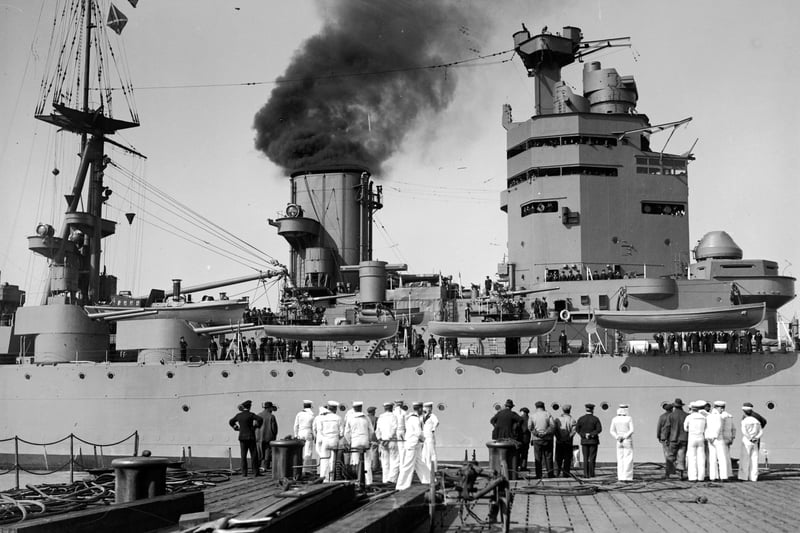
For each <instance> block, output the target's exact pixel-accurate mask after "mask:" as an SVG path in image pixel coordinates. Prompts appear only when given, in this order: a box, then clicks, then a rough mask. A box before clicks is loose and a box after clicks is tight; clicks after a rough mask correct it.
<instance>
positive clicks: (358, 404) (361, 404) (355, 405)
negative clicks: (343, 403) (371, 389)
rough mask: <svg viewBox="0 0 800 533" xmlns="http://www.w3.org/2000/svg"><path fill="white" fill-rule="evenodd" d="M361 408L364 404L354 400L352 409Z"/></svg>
mask: <svg viewBox="0 0 800 533" xmlns="http://www.w3.org/2000/svg"><path fill="white" fill-rule="evenodd" d="M363 406H364V402H362V401H360V400H356V401H354V402H353V407H363Z"/></svg>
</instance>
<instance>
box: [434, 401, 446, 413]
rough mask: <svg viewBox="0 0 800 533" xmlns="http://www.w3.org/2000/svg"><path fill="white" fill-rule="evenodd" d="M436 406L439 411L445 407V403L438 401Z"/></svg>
mask: <svg viewBox="0 0 800 533" xmlns="http://www.w3.org/2000/svg"><path fill="white" fill-rule="evenodd" d="M436 408H437V409H439V410H440V411H444V410H445V409H446V407H445V405H444V404H443V403H440V404H439V405H437V406H436Z"/></svg>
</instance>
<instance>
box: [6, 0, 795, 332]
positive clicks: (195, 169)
mask: <svg viewBox="0 0 800 533" xmlns="http://www.w3.org/2000/svg"><path fill="white" fill-rule="evenodd" d="M43 2H44V4H45V5H44V9H43V10H42V3H43ZM471 2H472V0H465V1H462V2H460V3H461V4H464V5H470V3H471ZM472 3H474V4H475V5H484V4H485V2H478V1H477V0H475V2H472ZM52 4H54V2H51V1H46V0H0V124H2V127H0V213H2V216H3V218H4V225H3V227H4V230H3V231H2V232H0V271H2V277H1V278H0V281H5V282H9V283H14V284H19V285H21V286H22V288H24V289H26V290H28V291H29V301H30V302H31V303H33V302H34V301H38V293H39V291H41V287H42V283H43V279H44V272H45V268H44V267H45V260H44V259H43V258H39V257H34V256H33V254H31V253H30V252H28V250H27V241H26V237H27V236H28V235H32V234H33V231H34V228H35V226H36V224H37V223H38V222H48V223H52V224H54V225H55V226H56V227H58V226H59V224H60V220H61V219H60V217H61V213H62V212H63V210H64V201H63V198H62V195H63V194H64V193H65V192H66V191H68V190H69V188H71V185H72V180H73V178H74V167H75V158H73V157H71V156H69V155H67V154H71V153H72V152H74V148H72V147H73V146H74V145H73V144H70V143H72V142H73V141H72V140H70V139H69V136H68V135H67V134H64V133H61V134H56V133H55V132H54V131H53V130H54V128H53V127H52V126H49V125H46V124H44V123H40V122H38V121H36V120H34V119H33V116H32V115H33V110H34V107H35V105H36V100H37V96H38V86H39V83H40V80H41V78H42V75H43V69H44V63H45V59H46V53H47V45H48V39H49V33H48V32H49V28H50V27H51V25H52V13H51V12H50V11H51V9H52ZM115 4H116V5H117V6H118V7H119V8H120V9H122V10H123V11H124V12H125V13H126V14H127V15H128V17H129V23H128V25H127V27H126V28H125V30H124V32H123V34H122V37H121V39H119V40H120V41H122V44H123V49H124V53H125V56H126V57H127V58H128V64H129V68H130V72H131V77H132V81H133V85H134V87H135V88H137V89H136V92H135V99H136V102H137V108H138V112H139V115H140V118H141V127H139V128H138V129H136V130H132V131H129V132H124V133H123V134H122V135H121V139H120V140H122V142H125V143H128V144H131V145H133V146H135V148H136V149H137V150H139V151H140V152H142V153H144V154H145V155H147V157H148V160H147V161H146V162H144V163H143V162H141V161H136V160H132V159H131V158H129V157H128V156H124V155H122V154H120V153H119V152H117V151H114V152H111V153H110V155H111V157H112V159H114V160H115V161H118V162H119V164H120V165H121V166H123V167H125V168H129V169H133V170H136V171H137V173H138V174H139V175H140V176H142V177H143V178H144V179H146V180H147V181H148V182H149V183H150V184H152V185H154V186H155V187H157V188H158V189H160V190H162V191H164V192H166V193H167V194H169V195H171V196H173V197H176V198H178V199H179V200H180V201H181V202H182V203H184V204H187V205H188V206H190V207H191V208H192V209H194V210H195V211H197V212H199V213H202V214H203V215H204V216H205V217H206V218H208V219H210V220H211V221H213V222H214V223H216V224H218V225H220V226H222V227H224V228H225V229H227V230H228V231H230V232H231V233H233V234H236V235H237V236H239V237H240V238H241V239H243V240H244V241H247V242H248V243H250V244H251V245H253V246H255V247H257V248H259V249H261V250H263V251H264V252H265V253H266V254H268V255H270V256H272V257H275V258H277V259H278V260H279V261H282V262H285V261H286V260H287V258H288V245H287V244H286V243H285V241H284V240H283V239H282V238H280V237H278V236H277V234H276V233H275V231H274V228H272V227H271V226H269V225H268V224H267V219H268V218H276V217H278V216H279V213H280V212H281V211H282V209H283V208H284V207H285V205H286V203H287V201H288V199H289V192H288V187H287V185H288V180H287V178H286V177H285V175H284V173H283V171H282V170H281V169H279V168H278V167H276V166H275V165H273V164H272V163H271V162H270V161H269V160H268V159H267V158H266V157H265V156H264V155H262V154H261V153H260V152H258V151H257V150H256V149H255V148H254V147H253V136H254V131H253V130H252V129H251V126H252V121H253V116H254V114H255V113H256V112H257V111H258V110H259V108H260V107H261V106H262V105H263V104H264V103H265V102H266V101H267V99H268V96H269V92H270V91H271V89H272V87H273V85H272V84H270V83H266V84H256V85H242V84H245V83H250V82H269V81H271V80H274V79H276V78H277V77H279V76H280V75H281V74H282V73H283V72H284V70H285V68H286V66H287V64H288V62H289V60H290V58H291V57H292V54H293V52H294V51H295V50H297V48H298V47H299V46H300V45H301V43H302V42H303V41H304V40H305V39H307V38H309V37H311V36H312V35H314V34H315V33H316V32H317V31H318V30H319V28H320V27H321V24H322V20H323V18H322V17H323V16H324V9H325V8H326V6H330V4H329V3H325V2H322V3H321V4H320V5H321V7H320V6H318V4H317V3H316V2H306V1H292V2H288V1H287V2H280V1H268V2H266V1H263V0H169V1H163V0H161V1H155V0H140V2H139V5H138V7H137V8H136V9H133V8H132V7H131V6H130V5H129V4H128V3H127V2H126V1H125V0H116V1H115ZM493 4H494V6H495V7H496V9H494V10H493V11H494V14H495V20H493V21H489V20H487V21H486V27H485V28H467V32H466V33H464V34H463V35H464V37H463V41H464V42H463V45H464V46H463V48H464V49H463V54H461V55H460V56H458V57H452V58H451V59H452V61H458V60H462V59H467V58H469V57H474V55H475V52H474V50H479V51H480V53H481V54H482V55H488V54H492V53H495V52H501V51H504V50H508V49H510V48H513V41H512V34H513V33H514V32H515V31H517V30H518V29H520V28H521V26H520V24H521V23H523V22H524V23H525V24H526V25H527V26H528V28H529V29H530V30H531V31H532V32H533V33H537V30H539V29H540V28H541V27H543V26H548V28H549V30H550V31H560V29H561V27H563V26H578V27H580V28H581V29H582V30H583V34H584V38H585V39H588V40H594V39H602V38H610V37H620V36H630V37H631V43H632V48H630V49H627V48H620V49H613V50H610V51H606V52H600V53H597V54H595V55H594V56H590V57H592V60H595V61H601V62H602V64H603V66H604V67H615V68H617V70H618V71H619V72H620V74H621V75H633V76H634V77H635V79H636V82H637V86H638V90H639V102H638V105H637V109H638V111H639V112H640V113H644V114H646V115H648V117H649V118H650V121H651V123H653V124H659V123H664V122H670V121H675V120H679V119H683V118H685V117H688V116H691V117H693V118H694V120H693V121H692V122H690V123H689V124H688V125H687V126H684V127H682V128H680V129H679V130H678V131H677V132H676V134H675V135H674V136H673V138H672V139H671V140H670V143H669V145H668V147H667V151H668V152H674V153H681V152H684V151H686V150H688V149H689V148H690V147H691V145H692V143H693V142H694V141H695V139H699V141H698V142H697V145H696V146H695V148H694V154H695V157H696V158H697V160H696V161H695V162H693V163H691V165H690V167H689V194H690V196H689V198H690V208H689V217H690V218H689V221H690V239H691V242H690V246H692V247H693V246H694V244H695V243H696V242H697V240H699V239H700V238H701V237H702V236H703V235H704V234H705V233H706V232H708V231H712V230H725V231H727V232H728V233H729V234H730V235H731V236H732V237H733V239H734V240H735V241H736V242H737V243H738V245H739V246H740V247H741V248H742V249H743V250H744V255H745V258H751V259H753V258H763V259H771V260H774V261H776V262H777V263H778V265H779V268H780V272H781V273H782V274H786V275H791V276H796V275H797V274H798V273H800V247H798V242H797V236H796V235H797V231H796V228H794V226H793V224H794V222H793V221H794V220H795V217H796V213H797V208H796V204H797V202H798V198H799V197H800V195H798V192H800V186H798V181H797V178H796V169H798V168H800V164H798V163H800V161H798V159H800V156H799V155H798V151H799V149H800V133H798V128H797V125H798V122H800V121H798V105H797V103H796V102H795V101H794V98H793V95H794V94H795V92H796V88H797V86H798V82H800V63H799V62H798V60H797V58H798V57H800V42H799V41H798V40H797V39H796V37H795V30H796V27H795V26H796V23H797V21H798V20H800V4H798V3H797V2H793V1H789V0H785V1H771V2H761V3H756V2H752V1H740V0H727V1H722V0H717V1H704V2H697V1H696V0H695V1H684V0H676V1H675V0H674V1H670V2H664V1H650V0H637V1H634V0H630V1H629V0H608V1H606V0H599V1H598V0H594V1H572V2H569V1H563V0H562V1H549V0H548V1H542V0H536V1H534V0H529V1H508V2H505V1H498V2H494V3H493ZM236 8H239V9H236ZM40 11H41V12H42V13H43V14H42V18H41V20H39V16H40ZM37 20H39V22H38V25H37ZM375 24H381V22H380V20H376V21H375ZM487 28H490V30H491V31H489V32H486V31H485V30H486V29H487ZM470 30H472V31H470ZM481 33H488V34H489V38H488V39H480V40H479V41H478V40H476V39H475V38H474V37H472V36H475V35H479V34H481ZM376 45H379V43H376ZM471 49H472V50H471ZM509 57H510V55H509V54H505V55H501V56H497V58H495V59H494V60H486V61H484V62H478V63H482V64H481V65H480V66H474V67H469V68H458V69H457V70H453V71H452V72H454V73H455V74H456V75H458V76H459V86H458V89H457V93H456V96H455V99H454V101H453V102H452V103H451V105H450V107H449V108H448V109H447V110H446V111H445V112H443V113H442V114H440V115H439V116H431V117H426V120H425V121H423V122H421V123H420V124H419V126H418V127H417V128H416V129H414V131H412V132H411V133H409V134H408V136H407V137H406V140H405V142H404V144H403V146H402V147H401V149H400V151H399V152H398V153H396V154H395V156H394V157H393V158H392V159H390V160H389V161H388V163H387V165H386V169H385V172H384V173H383V174H382V175H380V176H376V180H377V181H376V183H379V184H381V185H383V187H384V193H385V196H384V203H385V207H384V209H383V210H382V211H379V212H378V213H377V216H376V218H377V220H378V222H379V226H378V227H377V228H376V229H375V258H376V259H381V260H387V261H389V262H393V263H396V262H406V263H408V264H409V270H410V271H412V272H424V273H429V272H441V273H443V274H445V275H450V274H452V275H453V276H455V277H456V278H458V275H459V273H460V275H461V279H462V281H463V282H464V283H465V284H467V283H469V282H478V281H479V280H481V279H483V278H484V276H485V275H487V274H490V273H493V272H494V271H495V269H496V265H497V263H498V262H501V261H502V260H503V257H504V253H505V249H506V234H507V231H506V218H505V215H504V214H503V213H502V212H501V211H500V210H499V194H500V190H502V188H503V184H504V182H505V177H506V169H505V130H504V129H503V128H502V126H501V124H500V117H501V106H502V104H504V103H509V104H511V106H512V108H513V111H514V119H515V120H516V121H522V120H525V119H526V118H527V117H528V116H529V115H530V114H531V113H532V110H533V101H532V90H533V89H532V83H531V80H529V79H528V78H527V77H526V74H525V70H524V68H523V66H522V64H521V62H520V61H519V60H518V58H515V59H514V60H513V61H506V62H500V61H498V60H502V59H508V58H509ZM580 69H581V66H580V65H577V64H576V65H573V66H571V67H568V68H567V69H566V70H565V79H566V80H567V81H568V82H570V83H571V84H572V85H573V87H575V88H580V82H579V80H580ZM443 75H446V73H445V72H444V71H443ZM199 85H216V87H205V88H203V87H196V86H199ZM187 86H195V87H187ZM667 137H668V134H667V133H661V134H658V135H654V136H653V137H652V139H651V142H652V146H653V147H654V149H660V148H661V147H662V146H663V143H664V142H666V140H667ZM57 139H58V140H57ZM54 166H57V167H58V168H59V169H60V170H61V172H60V174H59V175H58V176H57V177H55V178H54V177H53V175H52V173H51V171H52V169H53V168H54ZM106 182H107V185H109V186H110V187H111V188H112V189H114V190H115V193H114V195H112V197H111V200H110V202H109V203H108V209H109V210H108V211H107V214H106V215H105V216H106V218H110V219H112V220H116V221H117V222H118V227H117V235H116V236H114V237H112V238H111V239H107V240H106V242H107V245H106V250H105V253H104V260H105V264H106V265H107V267H108V270H109V272H111V273H114V274H115V275H117V276H118V277H119V283H118V288H119V289H121V290H124V289H129V290H132V291H133V292H134V293H137V294H140V293H146V292H147V291H148V290H149V288H150V287H158V288H164V289H168V288H169V286H170V280H171V279H172V278H176V277H177V278H182V279H183V280H184V281H183V282H184V284H185V285H194V284H199V283H205V282H209V281H214V280H219V279H226V278H230V277H236V276H241V275H246V274H250V273H251V272H252V268H249V267H248V265H246V264H242V262H241V261H233V260H231V259H230V255H231V254H230V253H229V252H228V251H226V250H227V248H225V249H224V250H223V255H222V256H220V255H218V254H215V253H212V252H210V251H208V250H206V249H204V248H201V247H198V246H196V245H194V244H190V243H188V242H187V241H185V240H183V239H180V238H178V237H176V236H174V235H172V234H169V233H166V232H164V231H162V230H161V229H159V228H157V227H154V226H153V225H152V224H148V221H150V222H151V223H155V224H158V225H159V226H165V225H166V224H168V223H174V224H176V225H177V229H176V231H177V232H178V233H179V234H199V233H198V232H199V230H197V229H194V228H191V227H190V226H189V225H188V224H187V223H186V222H184V221H173V219H171V218H170V215H169V214H168V213H165V212H164V211H163V209H162V208H161V207H159V206H158V205H156V203H155V202H154V201H152V200H149V199H148V200H146V202H149V203H148V204H146V205H145V206H144V209H143V210H140V209H137V208H134V207H133V205H132V202H133V200H132V198H133V196H132V195H131V194H130V193H129V190H128V187H129V186H130V184H129V181H128V178H127V177H126V176H124V175H122V174H120V173H118V172H117V171H113V170H112V169H109V170H108V171H107V177H106ZM129 210H133V211H137V212H138V213H139V215H138V217H139V218H137V219H136V220H135V221H134V224H133V225H128V224H127V222H126V221H125V217H124V213H125V212H127V211H129ZM53 211H55V212H56V213H57V215H53V214H52V212H53ZM159 218H160V219H161V220H164V221H171V222H161V221H159ZM201 238H203V239H207V238H206V237H205V236H202V237H201ZM112 239H113V242H110V241H111V240H112ZM137 239H140V240H141V243H140V244H139V245H137V242H136V241H137ZM208 240H209V241H210V242H212V243H216V242H217V241H216V240H213V239H210V238H209V239H208ZM140 247H141V248H140ZM215 247H216V246H215ZM216 248H217V249H218V250H219V247H216ZM256 267H257V266H256ZM230 292H232V293H236V294H239V293H241V294H247V295H250V296H251V297H258V294H259V293H258V292H257V290H256V288H255V285H254V284H246V285H240V286H238V287H237V289H236V290H232V291H230ZM262 294H263V293H262ZM275 303H276V302H275V295H274V293H273V294H271V295H270V300H269V301H268V300H266V299H265V298H264V297H263V296H261V297H259V299H258V300H257V305H259V306H267V305H272V306H274V305H275ZM798 310H800V304H798V302H797V301H794V302H792V303H790V304H789V305H787V306H786V307H784V308H783V309H782V311H781V313H782V315H784V316H785V317H791V316H792V315H793V314H795V313H796V312H797V311H798Z"/></svg>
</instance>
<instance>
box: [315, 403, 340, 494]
mask: <svg viewBox="0 0 800 533" xmlns="http://www.w3.org/2000/svg"><path fill="white" fill-rule="evenodd" d="M338 406H339V404H338V403H337V402H334V401H330V402H328V412H327V413H325V414H324V415H321V416H320V417H318V418H321V419H322V420H321V421H320V424H319V427H320V434H319V437H320V441H321V442H320V446H319V450H320V452H319V475H320V477H322V479H323V482H328V481H331V474H332V473H333V466H334V463H335V461H336V448H338V447H339V441H340V439H341V438H342V419H341V418H340V417H339V415H336V414H334V413H335V412H336V409H337V408H338Z"/></svg>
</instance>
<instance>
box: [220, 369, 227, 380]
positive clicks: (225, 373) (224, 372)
mask: <svg viewBox="0 0 800 533" xmlns="http://www.w3.org/2000/svg"><path fill="white" fill-rule="evenodd" d="M221 373H222V377H223V378H227V377H228V375H229V374H228V371H227V370H223V371H222V372H221Z"/></svg>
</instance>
